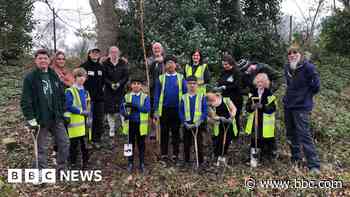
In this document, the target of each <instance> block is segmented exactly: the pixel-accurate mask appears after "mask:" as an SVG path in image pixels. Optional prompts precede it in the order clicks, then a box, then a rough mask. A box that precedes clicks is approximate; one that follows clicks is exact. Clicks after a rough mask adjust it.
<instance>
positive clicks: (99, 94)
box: [80, 48, 105, 149]
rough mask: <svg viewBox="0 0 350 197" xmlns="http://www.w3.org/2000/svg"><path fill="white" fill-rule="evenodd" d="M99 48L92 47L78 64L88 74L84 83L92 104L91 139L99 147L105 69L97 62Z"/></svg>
mask: <svg viewBox="0 0 350 197" xmlns="http://www.w3.org/2000/svg"><path fill="white" fill-rule="evenodd" d="M100 52H101V51H100V49H98V48H93V49H91V50H89V52H88V59H87V61H86V62H85V63H83V64H82V65H80V67H83V68H84V69H85V70H86V71H87V74H88V78H87V80H86V82H85V84H84V87H85V89H86V90H87V91H88V92H89V94H90V97H91V105H92V118H93V122H92V141H93V142H94V145H95V148H97V149H99V148H100V146H101V145H100V142H101V136H102V134H103V132H104V124H103V121H104V83H105V70H104V68H103V66H102V65H101V64H100V63H99V58H100Z"/></svg>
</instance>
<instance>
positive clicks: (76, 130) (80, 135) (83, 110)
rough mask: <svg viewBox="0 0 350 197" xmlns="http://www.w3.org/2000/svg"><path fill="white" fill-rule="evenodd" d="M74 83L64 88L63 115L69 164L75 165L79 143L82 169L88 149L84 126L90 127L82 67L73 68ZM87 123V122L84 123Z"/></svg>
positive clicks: (86, 161)
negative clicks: (67, 141) (64, 106)
mask: <svg viewBox="0 0 350 197" xmlns="http://www.w3.org/2000/svg"><path fill="white" fill-rule="evenodd" d="M73 75H74V84H73V86H72V87H70V88H68V89H66V107H67V111H66V112H65V114H64V116H65V119H67V120H68V122H69V123H68V125H67V129H68V136H69V138H70V157H69V158H70V164H71V167H72V168H75V167H76V159H77V158H76V156H77V148H78V145H79V144H80V148H81V153H82V162H83V166H82V168H83V169H86V168H87V164H88V159H89V155H88V149H87V147H86V144H85V138H84V137H85V135H86V129H87V128H86V127H90V128H91V124H90V123H87V122H86V117H87V116H89V114H90V112H89V111H87V109H89V106H88V104H89V102H90V101H89V100H90V97H89V93H88V92H87V91H86V90H85V89H84V83H85V81H86V78H87V72H86V70H85V69H83V68H76V69H74V70H73ZM86 123H87V124H86Z"/></svg>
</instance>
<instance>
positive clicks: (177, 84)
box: [154, 56, 187, 163]
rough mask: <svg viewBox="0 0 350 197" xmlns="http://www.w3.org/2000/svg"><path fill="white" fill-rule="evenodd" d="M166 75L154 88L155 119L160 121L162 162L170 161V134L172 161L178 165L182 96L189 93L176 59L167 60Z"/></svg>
mask: <svg viewBox="0 0 350 197" xmlns="http://www.w3.org/2000/svg"><path fill="white" fill-rule="evenodd" d="M165 69H166V73H164V74H162V75H160V76H159V78H158V80H157V81H156V84H155V88H154V109H155V114H154V118H155V119H156V120H157V119H158V118H159V119H160V127H161V132H160V133H161V134H160V149H161V160H162V161H163V162H166V161H168V143H169V133H170V132H171V138H172V139H171V142H172V145H173V155H172V158H171V159H172V161H173V162H174V163H177V161H178V154H179V139H180V134H179V129H180V125H181V123H180V118H179V106H180V101H181V98H182V95H183V94H185V93H186V92H187V87H186V80H185V79H184V77H183V75H182V74H179V73H177V72H176V58H175V57H174V56H167V57H166V58H165Z"/></svg>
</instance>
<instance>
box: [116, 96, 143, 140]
mask: <svg viewBox="0 0 350 197" xmlns="http://www.w3.org/2000/svg"><path fill="white" fill-rule="evenodd" d="M146 98H147V95H146V94H144V93H142V92H141V95H140V106H141V107H142V106H143V105H144V104H145V101H146ZM124 99H125V102H127V103H132V95H131V93H128V94H126V95H125V96H124ZM148 117H149V113H143V112H140V134H141V135H147V133H148ZM122 127H123V130H122V132H123V134H125V135H127V134H128V133H129V120H124V121H123V124H122Z"/></svg>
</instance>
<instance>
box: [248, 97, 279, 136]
mask: <svg viewBox="0 0 350 197" xmlns="http://www.w3.org/2000/svg"><path fill="white" fill-rule="evenodd" d="M267 102H268V103H267V104H268V105H269V104H271V103H272V102H275V104H276V97H275V96H274V95H272V96H268V97H267ZM254 115H255V111H254V112H252V113H249V115H248V120H247V124H246V127H245V132H246V133H247V134H251V132H252V128H253V123H254ZM262 129H263V131H262V133H263V138H271V137H275V112H274V113H272V114H267V113H263V128H262Z"/></svg>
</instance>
